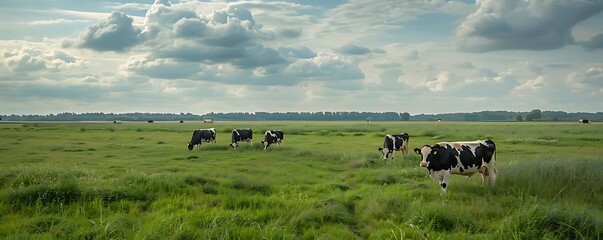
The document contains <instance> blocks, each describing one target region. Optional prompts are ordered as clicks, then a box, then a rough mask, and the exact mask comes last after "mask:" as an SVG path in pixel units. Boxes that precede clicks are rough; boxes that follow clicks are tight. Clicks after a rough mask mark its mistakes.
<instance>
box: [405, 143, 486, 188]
mask: <svg viewBox="0 0 603 240" xmlns="http://www.w3.org/2000/svg"><path fill="white" fill-rule="evenodd" d="M414 150H415V152H416V153H417V154H420V155H421V157H422V158H421V164H420V165H421V167H426V168H427V170H428V171H429V176H430V177H431V179H433V180H435V181H438V182H439V183H440V186H441V187H442V194H445V193H446V186H447V184H448V179H449V178H450V174H459V175H464V176H467V177H470V176H472V175H473V174H475V173H477V172H479V173H480V174H481V175H482V179H483V185H484V186H486V185H487V184H488V182H489V183H490V184H491V185H492V186H494V184H495V183H496V175H497V171H496V145H495V144H494V142H493V141H492V140H489V139H488V140H478V141H474V142H440V143H437V144H435V145H433V146H429V145H425V146H423V147H422V148H415V149H414Z"/></svg>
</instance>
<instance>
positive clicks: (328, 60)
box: [284, 53, 364, 80]
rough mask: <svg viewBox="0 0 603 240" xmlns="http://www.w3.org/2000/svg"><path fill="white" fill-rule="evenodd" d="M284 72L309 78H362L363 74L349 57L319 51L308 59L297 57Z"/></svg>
mask: <svg viewBox="0 0 603 240" xmlns="http://www.w3.org/2000/svg"><path fill="white" fill-rule="evenodd" d="M284 74H287V75H291V76H296V77H303V78H309V79H324V80H329V79H331V80H334V79H362V78H363V77H364V74H363V73H362V71H361V70H360V69H359V68H358V66H357V65H356V64H354V63H353V62H352V60H351V59H349V58H346V57H343V56H339V55H335V54H328V53H319V54H318V55H317V56H316V57H314V58H310V59H299V60H297V61H295V62H294V63H292V64H290V65H289V66H287V68H285V70H284Z"/></svg>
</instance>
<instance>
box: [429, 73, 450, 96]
mask: <svg viewBox="0 0 603 240" xmlns="http://www.w3.org/2000/svg"><path fill="white" fill-rule="evenodd" d="M455 82H458V79H457V76H456V75H454V74H452V73H450V72H440V73H438V74H437V75H436V76H435V77H434V78H433V79H432V80H430V81H427V82H426V83H425V86H426V87H427V88H428V89H429V90H430V91H432V92H444V90H446V88H448V87H450V86H451V84H454V83H455Z"/></svg>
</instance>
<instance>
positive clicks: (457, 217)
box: [0, 122, 603, 239]
mask: <svg viewBox="0 0 603 240" xmlns="http://www.w3.org/2000/svg"><path fill="white" fill-rule="evenodd" d="M2 126H3V127H4V128H3V129H2V132H0V146H1V147H0V156H2V157H1V158H0V164H1V165H0V166H1V168H0V187H1V188H2V191H0V216H1V223H0V237H1V238H5V239H22V238H23V239H31V238H42V239H147V238H150V239H316V238H322V239H466V238H483V239H535V238H547V239H599V238H602V237H603V235H602V234H603V225H602V224H603V223H602V221H603V214H602V209H601V207H600V206H601V205H600V203H601V202H603V197H602V196H603V195H602V194H601V192H603V187H602V186H603V182H602V179H603V175H602V173H603V159H602V158H601V157H600V153H599V152H600V144H601V139H603V129H602V126H601V125H599V124H597V123H593V124H590V125H588V126H582V125H577V124H573V123H571V124H570V123H441V124H438V123H432V122H429V123H427V122H423V123H417V122H396V123H394V122H386V123H372V124H371V125H368V124H366V123H365V122H225V123H219V122H218V123H215V124H202V123H195V122H187V123H184V124H176V123H169V124H168V123H156V124H146V123H127V122H124V123H123V124H119V125H113V124H100V123H90V124H88V123H36V124H23V125H21V124H2ZM206 127H215V128H216V129H217V130H218V136H217V137H218V138H217V141H218V142H217V143H216V144H209V143H203V144H202V145H201V146H200V147H199V148H195V149H193V150H192V151H189V150H187V149H186V142H187V141H189V140H190V137H191V133H192V130H194V129H197V128H206ZM237 127H252V128H254V144H253V145H249V144H246V143H241V145H240V146H239V147H238V148H237V149H236V150H233V149H231V148H230V147H229V146H228V144H229V143H230V135H229V134H230V131H231V130H232V129H233V128H237ZM267 129H283V130H285V144H284V145H282V146H276V145H273V146H271V148H270V149H268V150H263V147H262V146H261V144H260V143H259V142H260V141H261V140H262V139H261V138H262V133H263V131H265V130H267ZM400 132H408V133H409V134H410V136H411V138H410V147H411V148H413V147H417V146H422V145H423V144H434V143H436V142H439V141H456V140H475V139H483V138H490V139H493V140H494V141H495V142H496V144H497V149H498V152H497V161H498V172H499V178H498V182H497V186H496V187H495V188H492V189H490V188H483V187H482V186H481V178H480V177H479V176H477V175H476V176H473V177H471V178H467V177H463V176H452V177H451V179H450V182H449V189H448V194H447V195H444V196H442V195H440V189H439V186H438V185H437V183H436V182H434V181H432V180H431V179H429V177H428V176H427V172H426V170H425V169H423V168H420V167H419V166H418V165H419V161H420V160H419V156H418V155H416V154H414V153H412V151H411V152H410V153H409V155H407V156H404V157H400V154H399V153H396V155H395V159H394V160H391V159H390V160H383V159H382V156H381V154H380V153H379V152H377V148H378V147H380V146H381V145H382V143H383V135H384V134H386V133H400Z"/></svg>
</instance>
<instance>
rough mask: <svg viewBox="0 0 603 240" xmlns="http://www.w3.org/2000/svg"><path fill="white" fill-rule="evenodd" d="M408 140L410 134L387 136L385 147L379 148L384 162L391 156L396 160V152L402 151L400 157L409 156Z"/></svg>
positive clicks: (384, 141) (384, 142)
mask: <svg viewBox="0 0 603 240" xmlns="http://www.w3.org/2000/svg"><path fill="white" fill-rule="evenodd" d="M408 139H409V137H408V133H402V134H393V135H389V134H388V135H385V139H384V140H383V147H382V148H379V152H381V153H382V154H383V160H387V159H388V157H389V155H390V154H391V156H392V159H394V151H400V156H404V155H406V154H408Z"/></svg>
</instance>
